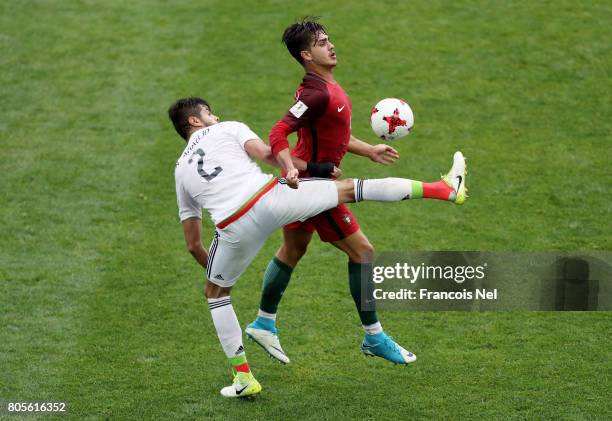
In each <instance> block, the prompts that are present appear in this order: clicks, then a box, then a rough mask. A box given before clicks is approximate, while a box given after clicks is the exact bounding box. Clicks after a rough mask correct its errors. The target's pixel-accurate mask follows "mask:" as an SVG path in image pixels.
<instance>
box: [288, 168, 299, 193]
mask: <svg viewBox="0 0 612 421" xmlns="http://www.w3.org/2000/svg"><path fill="white" fill-rule="evenodd" d="M299 173H300V172H299V171H298V170H297V168H291V169H290V170H288V171H287V175H286V176H285V180H287V185H288V186H289V187H291V188H292V189H297V188H298V185H299V184H300V179H299V178H298V174H299Z"/></svg>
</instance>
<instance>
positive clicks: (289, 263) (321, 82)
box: [246, 20, 464, 364]
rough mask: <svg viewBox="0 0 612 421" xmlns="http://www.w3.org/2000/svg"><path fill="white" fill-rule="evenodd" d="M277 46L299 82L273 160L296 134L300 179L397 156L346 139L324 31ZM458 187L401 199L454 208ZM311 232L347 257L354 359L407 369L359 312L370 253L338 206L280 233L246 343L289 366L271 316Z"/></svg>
mask: <svg viewBox="0 0 612 421" xmlns="http://www.w3.org/2000/svg"><path fill="white" fill-rule="evenodd" d="M283 42H284V43H285V45H286V46H287V49H288V50H289V52H290V53H291V55H292V56H293V57H294V58H295V59H296V60H297V61H298V62H299V63H300V64H301V65H302V66H303V67H304V70H305V73H306V74H305V76H304V79H303V81H302V83H301V84H300V86H299V88H298V90H297V92H296V94H295V103H294V105H293V106H292V107H291V108H290V109H289V111H288V112H287V113H286V114H285V115H284V117H283V118H282V119H281V120H280V121H279V122H278V123H277V124H276V125H275V126H274V128H273V129H272V131H271V132H270V146H271V147H272V152H273V154H274V155H275V156H277V155H279V154H281V155H283V154H288V153H289V150H288V148H289V143H288V140H287V136H288V135H289V134H290V133H292V132H295V131H297V133H298V142H297V144H296V146H295V148H294V149H293V150H292V151H291V155H292V156H294V157H296V158H299V159H294V160H293V161H294V164H295V166H296V168H297V169H298V170H300V177H330V178H336V177H338V176H339V175H340V169H339V167H340V162H341V160H342V158H343V156H344V155H345V154H346V153H347V152H351V153H353V154H356V155H360V156H364V157H368V158H370V160H372V161H374V162H377V163H381V164H384V165H388V164H391V163H393V162H394V161H395V160H396V159H397V158H399V154H398V152H397V151H396V150H395V149H394V148H392V147H390V146H389V145H385V144H379V145H370V144H368V143H366V142H363V141H361V140H359V139H357V138H355V137H354V136H353V135H352V134H351V112H352V106H351V101H350V99H349V97H348V95H347V94H346V93H345V92H344V90H343V89H342V87H341V86H340V85H339V84H338V83H337V82H336V81H335V79H334V76H333V69H334V67H335V66H336V63H337V58H336V51H335V48H334V45H333V44H332V42H331V41H330V39H329V37H328V35H327V32H326V30H325V28H324V27H323V26H322V25H321V24H319V23H318V22H316V21H308V20H304V21H302V22H299V23H295V24H293V25H291V26H290V27H288V28H287V29H286V30H285V33H284V35H283ZM454 187H457V189H455V188H454ZM458 187H461V186H453V185H452V184H451V183H450V182H448V181H444V180H441V181H438V182H435V183H422V182H419V181H413V188H412V191H411V194H410V195H409V197H406V199H417V198H435V199H442V200H450V201H452V202H455V203H459V204H460V203H462V202H463V200H464V198H463V195H461V197H460V198H459V194H458V192H459V189H458ZM462 191H463V189H462ZM314 231H317V233H318V235H319V237H320V239H321V241H324V242H330V243H332V244H333V245H334V246H335V247H337V248H339V249H340V250H342V251H343V252H344V253H346V255H347V256H348V259H349V262H348V277H349V287H350V292H351V295H352V297H353V300H354V301H355V304H356V306H357V311H358V313H359V317H360V319H361V324H362V326H363V328H364V330H365V338H364V341H363V343H362V347H361V349H362V352H363V353H364V354H366V355H373V356H379V357H382V358H385V359H387V360H390V361H392V362H395V363H399V364H407V363H410V362H412V361H414V360H415V359H416V357H414V355H413V354H412V353H410V352H408V351H406V350H405V349H403V348H402V347H400V346H399V345H398V344H397V343H395V341H393V339H391V338H390V337H389V336H387V335H386V334H385V333H384V332H383V329H382V326H381V324H380V322H379V321H378V317H377V314H376V312H375V311H363V310H362V308H361V288H362V282H361V281H362V277H364V276H366V277H367V279H368V281H367V282H371V271H372V259H373V255H374V249H373V247H372V245H371V244H370V242H369V241H368V239H367V237H366V236H365V234H364V233H363V232H362V231H361V229H360V227H359V224H358V223H357V220H356V219H355V217H354V216H353V214H352V213H351V211H350V210H349V208H348V207H347V206H346V205H344V204H341V205H339V206H338V207H336V208H333V209H330V210H328V211H325V212H323V213H321V214H319V215H317V216H315V217H313V218H310V219H308V220H306V221H304V222H296V223H293V224H290V225H287V226H285V227H284V228H283V244H282V245H281V247H280V249H279V250H278V251H277V253H276V256H274V257H273V258H272V260H271V261H270V263H269V265H268V268H267V270H266V272H265V274H264V284H263V291H262V298H261V303H260V308H259V313H258V316H257V319H256V320H255V321H254V322H253V323H251V324H250V325H249V326H247V329H246V333H247V336H249V337H250V338H251V339H253V340H255V341H256V342H258V343H259V344H260V345H261V346H262V347H263V348H264V349H265V350H266V351H267V352H268V353H269V354H270V355H271V356H273V357H275V358H276V359H278V360H279V361H281V362H283V363H288V362H289V358H288V357H287V355H286V354H285V353H284V351H283V349H282V347H281V346H280V342H279V340H278V335H277V330H276V323H275V321H276V313H277V308H278V304H279V302H280V300H281V297H282V295H283V293H284V291H285V289H286V288H287V285H288V283H289V279H290V277H291V273H292V271H293V269H294V268H295V266H296V265H297V263H298V262H299V260H300V259H301V258H302V256H303V255H304V254H305V253H306V249H307V247H308V243H309V242H310V240H311V239H312V235H313V233H314Z"/></svg>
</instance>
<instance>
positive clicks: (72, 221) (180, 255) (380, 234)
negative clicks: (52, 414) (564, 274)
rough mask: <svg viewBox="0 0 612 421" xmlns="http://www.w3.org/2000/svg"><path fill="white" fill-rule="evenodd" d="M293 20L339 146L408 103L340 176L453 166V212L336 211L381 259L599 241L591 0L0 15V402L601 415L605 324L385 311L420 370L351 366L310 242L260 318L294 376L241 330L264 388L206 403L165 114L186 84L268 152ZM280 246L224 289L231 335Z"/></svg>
mask: <svg viewBox="0 0 612 421" xmlns="http://www.w3.org/2000/svg"><path fill="white" fill-rule="evenodd" d="M303 15H320V16H322V22H323V23H324V24H325V25H326V26H327V27H328V30H329V33H330V35H331V38H332V41H333V42H334V43H335V45H336V48H337V51H338V57H339V66H338V68H337V71H336V76H337V79H338V80H339V81H340V83H341V84H342V85H343V87H344V88H345V89H346V90H347V92H348V94H349V95H350V96H351V99H352V103H353V108H354V115H353V130H354V133H355V134H356V135H357V136H358V137H360V138H362V139H364V140H367V141H370V142H375V141H376V140H375V139H374V137H373V135H372V133H371V131H370V129H369V124H368V117H369V111H370V108H371V107H372V105H373V104H375V103H376V102H377V101H378V100H379V99H381V98H384V97H389V96H401V97H403V98H405V99H406V100H407V101H408V102H409V103H410V104H411V106H412V107H413V109H414V111H415V120H416V126H415V130H414V132H413V134H411V135H410V136H409V137H408V138H406V139H404V140H402V141H400V142H397V143H396V144H394V146H397V148H398V149H399V151H400V153H401V156H402V157H401V159H400V161H399V162H397V163H396V164H395V165H393V166H391V167H381V166H378V165H375V164H373V163H370V162H369V161H367V160H365V159H364V158H359V157H353V156H348V157H347V158H346V159H345V161H344V163H343V168H342V169H343V171H344V174H345V175H357V176H361V177H384V176H404V177H410V178H416V179H425V180H431V179H436V178H437V177H438V175H439V173H440V172H444V171H446V169H447V168H448V166H449V165H450V159H451V157H452V153H453V152H454V151H455V150H456V149H461V150H462V151H463V152H464V153H465V155H466V156H467V157H468V158H469V161H468V164H469V166H470V174H469V178H468V185H469V187H470V194H471V196H472V197H471V198H470V200H469V201H468V202H467V204H466V205H465V206H464V207H462V208H458V207H457V208H455V207H453V206H451V205H447V204H445V203H439V202H438V203H434V202H425V201H422V202H416V201H415V202H409V203H401V204H394V205H390V206H389V205H383V204H372V203H366V204H360V205H359V206H353V207H352V209H353V211H354V212H355V214H356V216H357V217H358V219H359V221H360V223H361V225H362V228H363V230H364V231H365V233H366V234H367V235H368V237H369V238H370V240H371V241H372V243H373V244H374V245H375V247H376V248H377V250H380V251H383V250H610V249H612V239H611V237H610V224H609V219H610V210H611V206H610V199H609V188H610V185H611V184H612V173H611V172H610V169H609V168H610V157H609V155H610V153H609V144H610V140H611V139H610V133H611V132H612V123H611V121H610V118H609V116H610V112H611V109H610V107H611V104H612V100H611V99H612V98H611V97H610V91H611V89H610V88H611V86H610V79H609V76H610V69H611V65H612V62H611V57H612V54H611V53H612V51H611V47H610V42H609V40H610V39H612V33H611V32H612V31H611V30H610V25H609V22H610V21H611V20H612V7H611V6H610V5H609V4H608V3H605V2H588V3H584V2H582V3H581V2H573V1H557V2H540V3H532V2H522V1H516V2H505V3H503V4H502V3H500V2H491V1H473V2H454V3H451V2H442V1H427V2H376V3H371V4H366V3H363V2H342V3H335V2H322V1H308V2H297V3H292V4H285V3H283V2H279V1H269V2H252V3H249V2H239V1H229V0H226V1H218V2H214V1H205V2H180V3H179V2H145V1H131V2H125V1H114V0H113V1H104V2H102V1H24V2H18V1H5V2H2V3H1V4H0V46H1V49H2V54H1V56H0V66H1V72H0V86H1V88H0V89H1V94H2V95H1V98H2V102H1V107H2V112H1V114H0V173H1V174H2V186H1V187H0V192H1V196H0V197H1V198H2V207H1V209H0V228H1V232H2V236H0V247H1V253H0V321H1V324H0V362H1V364H2V370H0V399H5V400H20V401H27V400H45V401H60V400H65V401H68V402H69V408H70V417H71V418H74V419H97V418H119V419H146V418H148V419H171V418H172V419H174V418H177V419H178V418H184V419H194V418H197V419H238V418H241V419H242V418H246V417H248V418H249V419H291V418H299V419H307V418H312V419H336V418H353V419H357V418H358V419H421V418H429V419H443V418H456V419H466V418H470V419H472V418H473V419H491V418H498V419H507V418H511V419H560V418H561V419H609V418H611V417H612V410H611V408H610V403H609V402H610V398H611V396H610V390H611V389H612V387H611V385H610V377H611V376H610V372H611V366H610V361H611V360H612V358H611V357H612V355H611V353H610V349H611V347H610V333H609V332H610V324H611V322H612V318H611V316H610V313H582V314H577V313H452V312H450V313H405V312H404V313H391V312H389V313H383V314H382V315H381V319H382V322H383V325H384V326H385V327H386V329H387V331H388V332H389V333H390V334H392V335H393V336H394V337H395V338H396V339H397V340H398V341H399V342H400V343H402V344H404V345H405V346H406V347H407V348H408V349H410V350H412V351H414V352H415V353H416V354H417V355H418V357H419V360H418V361H417V363H416V364H414V366H411V367H407V368H398V367H395V366H393V365H390V364H386V363H385V362H383V361H381V360H378V359H365V358H363V357H362V356H361V355H360V352H359V343H360V340H361V328H360V326H359V323H358V319H357V315H356V314H355V311H354V309H353V303H352V301H351V298H350V295H349V292H348V285H347V283H348V282H347V279H346V278H347V275H346V262H345V258H344V255H343V254H342V253H340V252H339V251H337V250H335V249H333V248H331V247H330V246H327V245H323V244H321V243H319V242H317V241H314V242H313V243H312V246H311V248H310V250H309V252H308V254H307V256H306V257H305V258H304V260H303V261H302V262H301V263H300V265H299V267H298V269H297V271H296V272H295V274H294V277H293V281H292V284H291V285H290V287H289V289H288V291H287V294H286V296H285V298H284V300H283V302H282V304H281V308H280V313H279V320H278V324H279V328H280V333H281V339H282V341H283V346H284V348H285V350H286V351H287V352H288V354H289V355H290V357H291V359H292V364H290V365H288V366H284V367H283V366H280V365H277V364H275V363H274V362H272V361H271V360H269V359H267V358H266V357H265V356H264V354H263V352H262V351H261V350H260V349H259V348H258V347H256V346H254V345H253V344H251V343H248V342H247V343H246V345H247V355H248V357H249V360H250V362H251V365H252V366H253V368H254V370H255V373H256V375H257V377H258V379H259V380H260V381H261V382H262V384H263V386H264V392H263V393H262V395H261V396H260V397H259V398H258V399H257V400H256V401H254V402H242V401H226V400H223V399H222V398H221V397H220V396H219V394H218V391H219V389H220V387H222V386H224V385H225V384H227V382H228V381H229V380H230V377H229V372H228V369H227V368H226V363H225V358H224V356H223V353H222V351H221V347H220V345H219V343H218V340H217V338H216V335H215V332H214V328H213V326H212V323H211V320H210V316H209V313H208V309H207V307H206V305H205V302H204V301H203V299H202V294H201V289H202V285H203V271H202V270H199V269H198V266H197V265H196V264H195V262H193V261H192V259H191V257H190V256H189V254H188V253H187V252H186V250H185V248H184V244H183V239H182V233H181V228H180V224H179V223H178V221H177V216H176V213H177V211H176V204H175V196H174V181H173V169H174V162H175V159H176V157H177V156H178V154H179V153H180V151H181V150H182V148H183V143H182V141H181V140H180V139H179V138H178V137H177V136H176V135H175V134H174V133H173V131H172V128H171V125H170V123H169V122H168V121H167V118H166V115H165V110H166V108H167V106H168V105H169V104H170V103H171V102H172V101H173V100H174V99H176V98H177V97H179V96H185V95H201V96H203V97H205V98H207V99H208V100H209V101H210V102H211V103H212V105H213V107H214V108H213V109H214V111H215V112H216V113H217V114H219V115H220V116H221V117H222V118H223V119H225V120H229V119H235V120H241V121H245V122H246V123H248V124H249V125H250V126H251V127H252V128H253V129H254V130H255V131H256V132H257V133H259V134H260V136H261V137H263V138H264V139H265V138H266V136H267V133H268V131H269V129H270V128H271V127H272V125H273V124H274V123H275V122H276V121H277V119H278V118H280V116H281V115H282V113H283V112H284V111H285V110H286V109H287V107H288V106H289V105H290V104H291V98H292V95H293V92H294V90H295V88H296V87H297V84H298V83H299V81H300V79H301V69H300V68H299V67H298V65H297V64H296V63H295V62H294V61H293V59H292V58H291V57H290V56H289V55H288V54H287V52H286V51H285V50H284V47H283V46H282V45H281V44H280V36H281V34H282V31H283V29H284V28H285V27H286V26H287V25H288V24H289V23H291V22H292V21H293V20H294V19H295V18H297V17H300V16H303ZM211 232H212V227H211V223H210V222H209V221H207V222H206V223H205V235H206V236H210V235H211ZM279 243H280V235H276V236H273V237H272V238H271V239H270V240H269V241H268V243H267V244H266V246H265V247H264V249H263V250H262V252H261V253H260V255H259V256H258V258H257V259H256V260H255V261H254V263H253V265H252V266H251V267H250V268H249V270H248V271H247V272H246V273H245V274H244V276H243V277H242V279H241V280H240V281H239V283H238V285H237V287H236V288H235V291H234V293H233V297H234V298H233V303H234V307H235V309H236V311H237V313H238V317H239V319H240V321H241V323H242V324H243V325H245V324H246V323H248V322H249V321H250V320H251V319H252V318H253V317H254V315H255V312H256V309H257V304H258V297H259V289H260V284H261V278H262V274H263V270H264V268H265V265H266V263H267V261H268V259H269V258H270V256H271V255H272V254H273V253H274V251H275V250H276V248H277V247H278V245H279ZM0 416H2V415H0Z"/></svg>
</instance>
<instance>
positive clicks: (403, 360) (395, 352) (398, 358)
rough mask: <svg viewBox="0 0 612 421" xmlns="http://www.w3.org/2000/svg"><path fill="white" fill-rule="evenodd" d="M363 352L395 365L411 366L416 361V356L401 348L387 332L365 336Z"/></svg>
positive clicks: (362, 345) (362, 346)
mask: <svg viewBox="0 0 612 421" xmlns="http://www.w3.org/2000/svg"><path fill="white" fill-rule="evenodd" d="M361 352H363V353H364V354H365V355H366V356H368V357H380V358H384V359H385V360H388V361H391V362H392V363H395V364H410V363H412V362H415V361H416V355H414V354H413V353H412V352H410V351H407V350H405V349H404V348H402V347H401V346H399V345H398V344H397V343H396V342H395V341H394V340H393V338H392V337H390V336H387V335H386V334H385V332H380V333H377V334H376V335H365V338H364V339H363V343H362V344H361Z"/></svg>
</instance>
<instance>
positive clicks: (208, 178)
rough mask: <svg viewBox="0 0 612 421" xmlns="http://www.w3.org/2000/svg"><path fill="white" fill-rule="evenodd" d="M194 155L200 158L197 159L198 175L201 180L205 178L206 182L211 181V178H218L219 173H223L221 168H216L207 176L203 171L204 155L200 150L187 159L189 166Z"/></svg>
mask: <svg viewBox="0 0 612 421" xmlns="http://www.w3.org/2000/svg"><path fill="white" fill-rule="evenodd" d="M195 155H200V158H199V159H198V174H200V175H201V176H202V177H203V178H205V179H206V181H211V180H212V179H213V178H215V177H216V176H218V175H219V173H220V172H221V171H223V168H221V167H216V168H215V170H214V171H213V172H212V174H208V173H207V172H206V171H204V155H205V154H204V151H203V150H202V149H198V150H197V151H195V152H194V153H193V155H191V159H189V163H190V164H191V163H192V162H193V157H194V156H195Z"/></svg>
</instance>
